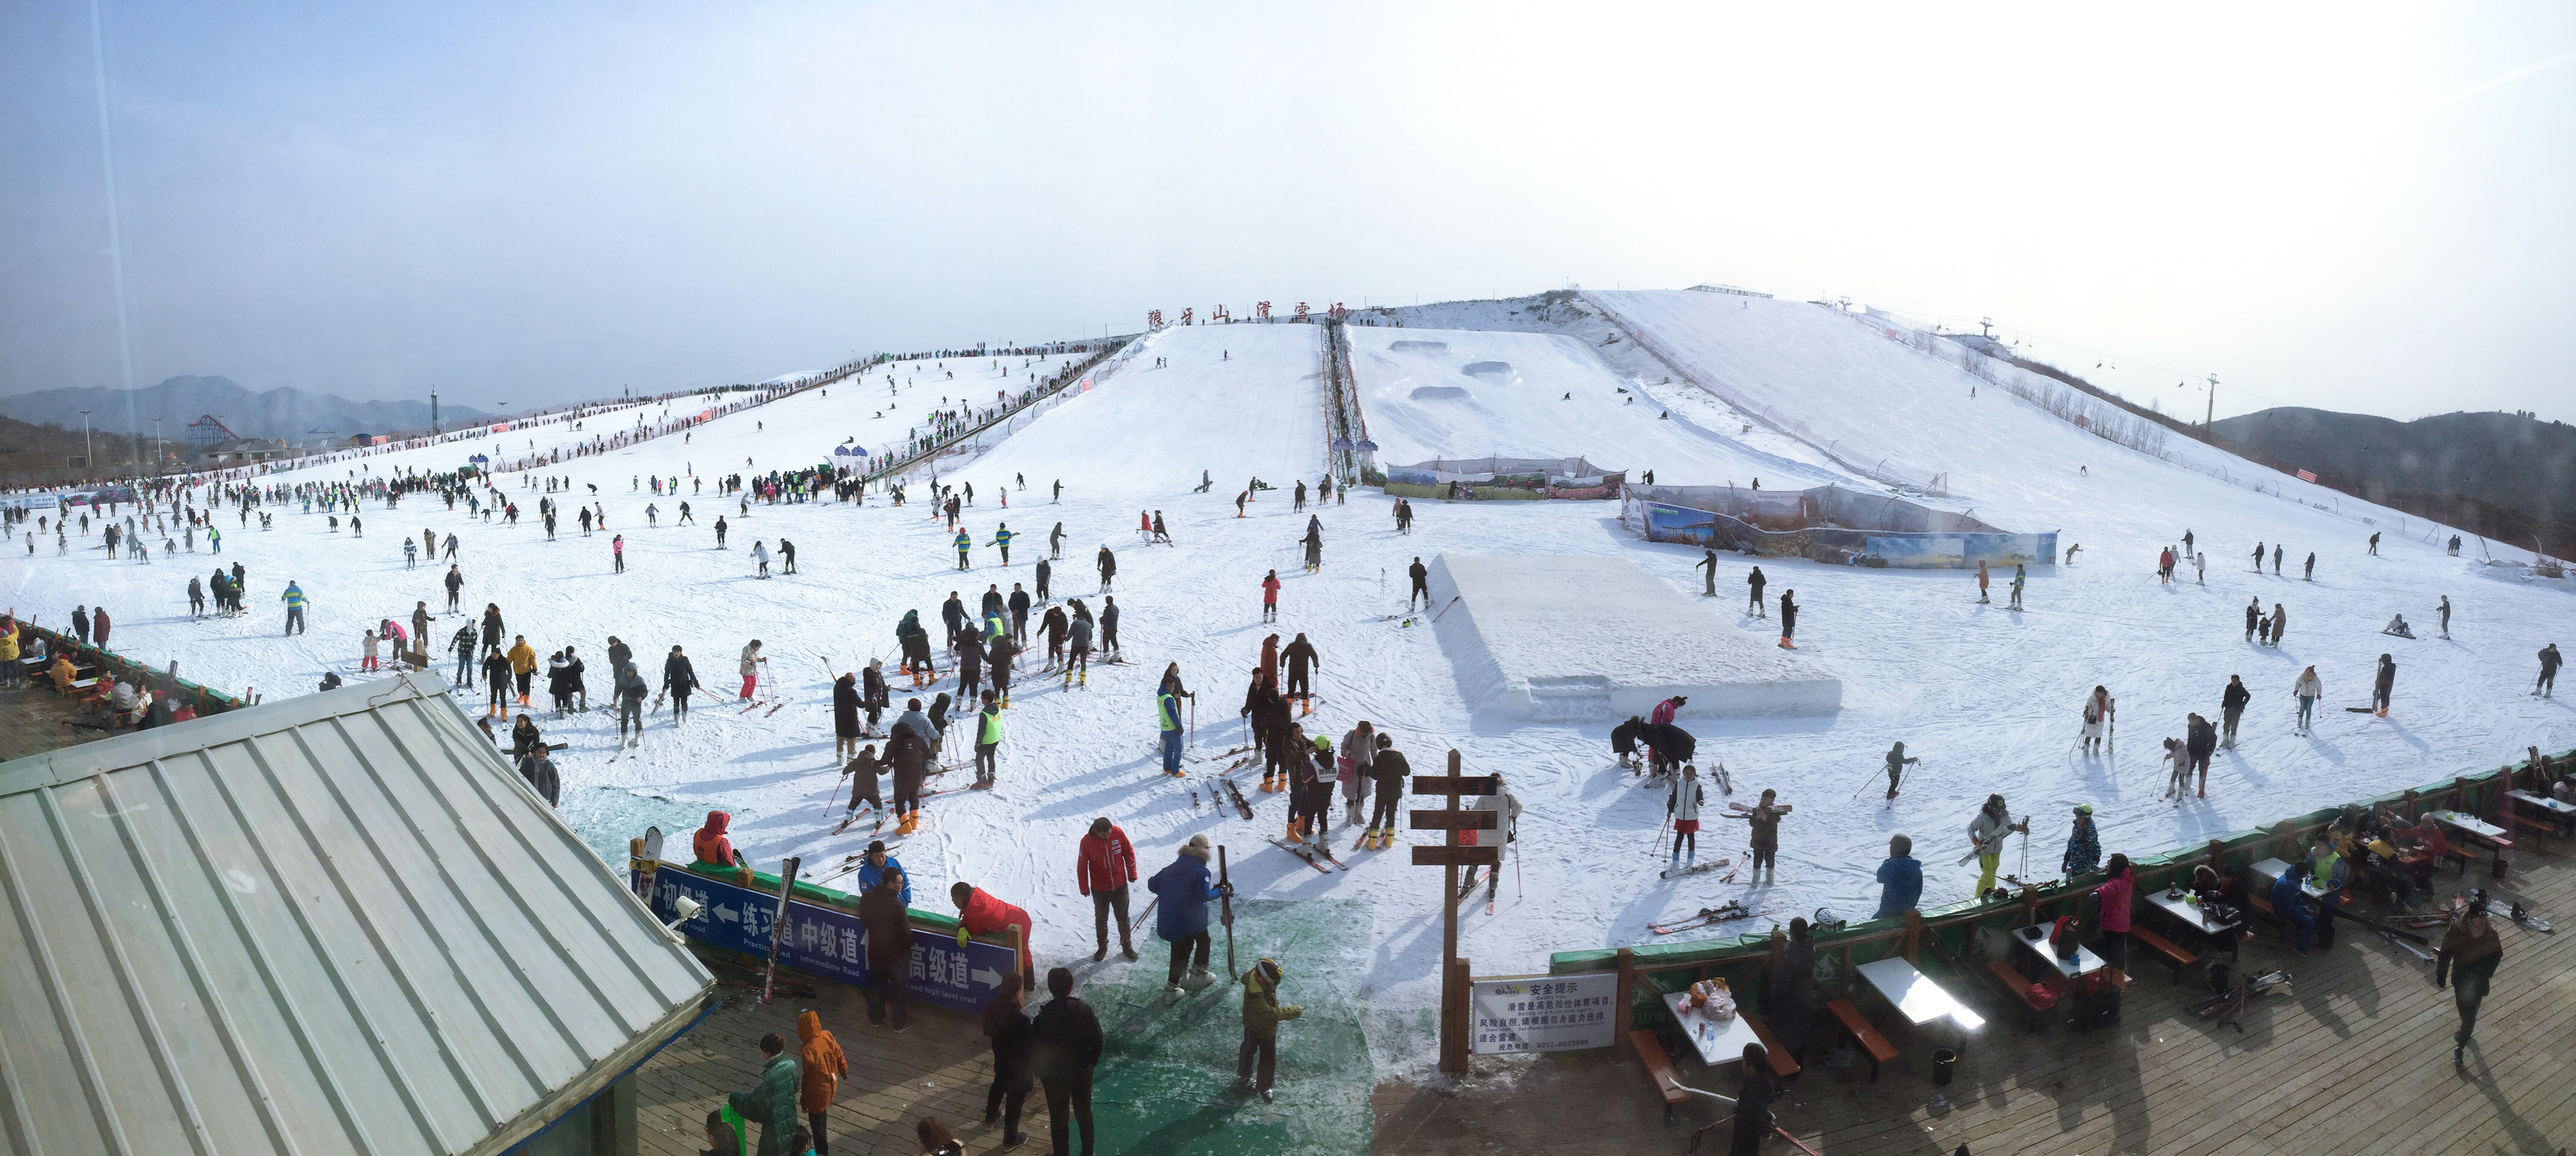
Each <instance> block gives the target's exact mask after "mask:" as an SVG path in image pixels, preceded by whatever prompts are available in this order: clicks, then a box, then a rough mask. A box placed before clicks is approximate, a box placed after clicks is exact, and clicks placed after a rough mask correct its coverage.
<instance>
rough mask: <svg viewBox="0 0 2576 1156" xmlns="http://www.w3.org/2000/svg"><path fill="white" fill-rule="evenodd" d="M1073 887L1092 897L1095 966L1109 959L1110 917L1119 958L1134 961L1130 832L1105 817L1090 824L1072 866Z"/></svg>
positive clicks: (1133, 877) (1133, 867) (1133, 876)
mask: <svg viewBox="0 0 2576 1156" xmlns="http://www.w3.org/2000/svg"><path fill="white" fill-rule="evenodd" d="M1073 881H1074V886H1075V887H1076V888H1077V889H1079V890H1080V891H1081V893H1082V894H1084V895H1087V896H1090V897H1091V933H1092V937H1093V938H1094V939H1095V940H1096V941H1097V942H1098V943H1099V947H1098V949H1096V950H1094V951H1093V952H1092V953H1091V958H1092V961H1093V962H1095V963H1096V962H1099V961H1100V960H1104V959H1107V958H1109V916H1110V913H1111V912H1113V911H1114V912H1116V913H1117V916H1118V954H1119V955H1121V956H1123V957H1125V958H1127V959H1129V960H1133V959H1135V958H1136V945H1135V944H1134V943H1133V942H1131V941H1130V939H1129V936H1128V930H1127V885H1128V884H1130V883H1133V882H1135V881H1136V845H1135V844H1133V843H1130V842H1128V841H1127V832H1125V831H1123V830H1120V829H1119V827H1118V825H1117V824H1115V823H1112V822H1110V821H1109V817H1108V816H1106V815H1103V816H1101V817H1099V818H1097V819H1093V820H1092V821H1091V830H1090V833H1088V834H1086V835H1084V836H1083V837H1082V843H1081V845H1080V848H1079V850H1078V853H1077V854H1076V856H1075V858H1074V863H1073Z"/></svg>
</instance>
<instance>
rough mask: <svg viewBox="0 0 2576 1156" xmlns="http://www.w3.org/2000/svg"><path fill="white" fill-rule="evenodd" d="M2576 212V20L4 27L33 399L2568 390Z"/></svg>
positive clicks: (9, 286) (1753, 11)
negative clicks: (1308, 341)
mask: <svg viewBox="0 0 2576 1156" xmlns="http://www.w3.org/2000/svg"><path fill="white" fill-rule="evenodd" d="M2077 7H2083V10H2080V11H2079V10H2069V9H2071V8H2077ZM1784 9H1785V10H1784ZM2571 206H2576V6H2568V5H2555V6H2552V5H2543V4H2529V5H2511V4H2481V5H2417V6H2377V5H2368V4H2359V5H2342V6H2336V7H2333V8H2331V9H2324V8H2316V7H2309V6H2297V7H2291V6H2250V5H2241V4H2240V5H2208V6H2194V5H2188V4H2186V5H2158V6H2152V7H2151V8H2137V9H2129V10H2113V9H2102V8H2100V7H2099V6H2089V7H2088V6H2065V5H2039V4H1990V5H1977V6H1967V7H1950V6H1928V5H1903V6H1900V5H1872V4H1845V5H1833V6H1816V5H1759V6H1736V5H1710V4H1685V5H1671V6H1651V5H1637V6H1627V5H1564V4H1556V5H1530V6H1515V5H1509V4H1476V5H1465V4H1458V5H1441V4H1420V5H1408V4H1396V5H1389V4H1373V5H1360V4H1350V5H1337V4H1332V3H1319V4H1305V5H1299V6H1296V7H1295V8H1293V9H1282V8H1277V7H1258V6H1240V5H1168V6H1156V5H1110V4H1103V5H1025V4H977V3H950V4H941V5H891V4H858V3H846V2H844V3H813V4H805V3H774V4H760V3H752V4H732V5H686V4H676V3H671V4H665V3H656V2H647V0H621V2H616V3H580V2H572V3H558V4H549V5H496V4H482V3H472V2H464V3H449V4H442V5H434V6H432V5H419V6H398V5H328V4H306V5H262V4H252V3H245V4H237V5H192V4H163V3H136V2H129V0H98V2H97V3H96V4H95V6H93V5H92V4H91V3H89V2H88V0H15V2H13V3H11V4H8V5H0V394H10V393H19V392H26V391H30V390H36V389H49V388H58V387H65V386H89V385H103V386H111V387H113V386H121V385H125V384H129V383H130V384H135V385H149V384H152V383H154V382H157V381H159V380H161V379H162V378H165V377H169V376H172V375H178V374H220V375H223V376H227V377H230V378H232V379H233V380H235V381H237V382H240V383H241V384H243V385H246V386H249V387H251V388H253V389H268V388H274V387H277V386H295V387H298V388H303V389H310V390H317V391H323V392H333V393H339V394H342V395H345V396H349V397H352V398H359V399H393V398H425V397H426V395H427V393H428V391H429V390H430V389H431V388H433V387H435V388H437V389H438V390H439V391H440V393H441V395H442V397H444V398H447V399H452V400H453V401H456V402H459V403H463V404H468V405H474V406H477V407H481V408H487V409H488V408H493V407H494V406H496V405H498V404H500V403H502V402H504V401H506V402H508V403H510V405H511V407H512V408H519V407H522V406H525V405H528V404H531V403H536V402H548V401H563V400H571V399H575V398H582V397H598V396H603V395H613V394H615V393H617V392H618V391H619V390H621V389H623V388H628V387H632V388H634V389H636V390H638V391H646V390H656V391H658V390H665V389H677V388H687V387H692V386H700V385H708V384H716V383H723V382H739V381H753V380H760V379H764V378H768V377H772V376H775V375H778V374H782V373H787V372H791V371H797V370H804V369H813V368H820V367H823V366H826V365H829V364H832V363H835V362H837V361H840V360H842V359H845V358H848V357H850V356H852V355H854V354H860V353H865V352H871V351H876V350H890V351H902V350H913V349H922V348H929V347H935V346H942V345H948V346H956V345H966V344H971V343H974V342H979V341H990V342H1010V341H1037V340H1045V339H1062V338H1071V337H1077V336H1082V335H1086V334H1088V335H1098V334H1100V333H1103V332H1112V333H1127V332H1132V331H1135V330H1137V329H1139V328H1141V327H1142V326H1143V325H1144V323H1145V315H1146V311H1147V310H1150V309H1161V310H1163V311H1164V312H1165V313H1166V314H1167V315H1169V316H1177V315H1178V313H1179V311H1180V310H1181V309H1182V308H1184V307H1195V308H1196V309H1197V311H1198V313H1199V315H1201V316H1205V315H1207V314H1208V313H1209V312H1210V311H1211V310H1212V308H1213V307H1215V306H1218V305H1224V306H1227V307H1228V308H1230V309H1231V310H1232V311H1233V312H1234V313H1235V314H1236V315H1238V316H1244V315H1249V314H1250V313H1251V312H1252V308H1253V306H1254V303H1255V302H1258V301H1264V300H1267V301H1269V302H1271V304H1272V307H1273V308H1274V309H1275V310H1277V311H1279V312H1281V313H1283V314H1284V313H1286V312H1288V311H1289V310H1290V309H1291V308H1293V306H1294V305H1295V304H1296V303H1297V302H1300V301H1303V302H1306V303H1309V304H1310V305H1313V306H1315V307H1317V308H1322V307H1323V306H1325V305H1327V304H1329V303H1331V302H1334V301H1342V302H1346V303H1349V304H1351V305H1353V306H1358V305H1360V304H1362V303H1363V302H1375V303H1387V302H1396V303H1410V302H1412V301H1415V300H1420V301H1433V300H1442V299H1450V298H1460V297H1486V296H1493V295H1497V294H1501V295H1518V294H1526V293H1532V292H1537V291H1541V290H1547V289H1556V288H1562V287H1565V286H1567V285H1571V284H1580V285H1584V286H1589V287H1595V288H1613V287H1624V288H1631V289H1634V288H1682V287H1686V286H1689V285H1693V284H1697V283H1701V282H1708V281H1715V282H1722V283H1728V284H1734V285H1741V286H1746V287H1749V288H1754V289H1758V290H1763V291H1767V292H1771V293H1775V294H1777V295H1780V296H1784V297H1791V296H1793V297H1799V298H1811V299H1813V298H1849V299H1850V300H1851V301H1852V302H1854V303H1855V304H1867V305H1871V306H1874V307H1877V308H1881V309H1885V310H1889V311H1893V312H1897V313H1901V314H1904V315H1907V316H1909V317H1913V318H1917V319H1920V320H1922V321H1923V322H1925V323H1926V324H1931V323H1940V324H1946V325H1949V326H1951V327H1954V328H1963V329H1968V330H1971V331H1973V330H1975V329H1976V328H1977V327H1978V324H1979V322H1980V320H1981V319H1987V318H1991V319H1992V320H1993V321H1994V322H1995V324H1996V332H1998V333H1999V334H2003V335H2005V336H2007V337H2009V338H2012V339H2015V340H2020V341H2023V342H2024V343H2025V348H2026V349H2028V350H2030V351H2032V352H2034V353H2035V354H2036V355H2037V356H2039V357H2041V358H2043V359H2047V360H2053V361H2056V362H2058V363H2059V364H2062V365H2066V366H2068V367H2069V368H2075V369H2078V370H2079V371H2081V372H2084V373H2087V374H2093V373H2094V372H2095V371H2094V369H2093V365H2094V364H2095V363H2100V364H2101V365H2102V367H2103V368H2102V370H2101V374H2100V376H2102V377H2103V379H2104V380H2105V381H2106V383H2108V384H2112V385H2114V386H2115V387H2117V388H2120V389H2121V390H2122V391H2123V392H2126V393H2128V394H2129V395H2130V396H2131V397H2133V398H2137V399H2139V400H2142V401H2153V402H2155V403H2156V404H2158V405H2160V406H2162V407H2163V408H2165V409H2167V410H2168V411H2169V412H2183V413H2190V414H2192V415H2194V416H2197V415H2198V414H2200V413H2201V412H2203V410H2204V408H2205V407H2206V406H2207V405H2208V402H2209V398H2208V395H2207V393H2206V392H2205V389H2206V386H2205V381H2204V379H2206V378H2207V377H2209V376H2211V375H2215V376H2217V377H2218V378H2219V381H2220V385H2219V387H2218V391H2217V396H2216V407H2215V408H2216V412H2217V414H2218V415H2219V416H2222V417H2224V416H2227V415H2229V414H2232V413H2243V412H2248V411H2251V410H2255V409H2261V408H2265V407H2269V406H2274V405H2313V406H2319V407H2324V408H2331V409H2343V410H2356V411H2362V412H2369V413H2378V414H2383V415H2386V416H2390V417H2397V418H2401V419H2402V418H2411V417H2417V416H2422V415H2424V414H2428V413H2437V412H2448V411H2451V410H2455V409H2532V410H2537V411H2539V412H2540V414H2541V416H2542V417H2544V418H2576V413H2570V412H2569V409H2570V407H2569V406H2568V405H2567V399H2568V398H2571V397H2576V390H2571V389H2570V388H2569V386H2570V380H2569V376H2570V375H2569V371H2568V370H2567V369H2566V368H2564V366H2565V361H2566V359H2565V357H2564V355H2563V354H2562V352H2561V350H2560V349H2559V343H2558V342H2557V341H2556V340H2555V339H2556V337H2557V334H2558V332H2559V330H2560V329H2561V328H2562V327H2563V319H2564V318H2565V317H2567V316H2569V315H2570V314H2571V313H2576V208H2571ZM2115 363H2116V364H2117V366H2118V369H2117V371H2116V372H2115V371H2114V370H2113V369H2112V368H2111V367H2112V366H2113V365H2114V364H2115ZM2185 381H2188V382H2189V383H2190V384H2188V385H2184V384H2180V383H2182V382H2185Z"/></svg>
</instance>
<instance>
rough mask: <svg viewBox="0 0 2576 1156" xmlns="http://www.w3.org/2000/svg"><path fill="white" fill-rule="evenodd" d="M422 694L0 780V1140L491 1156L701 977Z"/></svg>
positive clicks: (299, 711) (61, 755)
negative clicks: (482, 1155) (485, 1155)
mask: <svg viewBox="0 0 2576 1156" xmlns="http://www.w3.org/2000/svg"><path fill="white" fill-rule="evenodd" d="M445 691H446V687H445V685H444V684H443V683H441V682H440V680H439V679H438V678H437V676H435V675H426V674H414V675H408V676H404V677H401V678H396V679H390V680H383V681H375V682H368V683H363V684H360V685H357V686H352V687H347V688H343V689H340V690H335V691H330V692H327V693H323V694H316V695H306V696H303V697H299V698H292V699H286V700H283V701H279V702H275V703H270V704H267V705H264V706H258V707H252V708H249V709H246V710H240V711H233V712H230V713H226V714H220V715H215V716H213V717H210V718H205V719H201V720H198V721H195V722H189V723H182V724H179V725H177V726H170V727H162V728H157V729H154V730H147V731H140V732H136V733H134V734H131V735H127V736H124V737H120V738H115V739H109V740H105V741H102V742H95V743H90V744H86V745H83V746H78V747H72V748H68V749H65V750H60V751H55V752H53V753H51V754H47V755H39V756H35V757H32V758H25V759H19V760H16V761H14V762H10V763H5V764H0V1142H5V1143H4V1144H0V1146H5V1147H6V1148H7V1149H8V1150H9V1151H12V1152H18V1153H28V1154H31V1156H32V1154H35V1153H83V1154H90V1153H101V1152H108V1153H128V1152H131V1153H152V1154H155V1156H160V1154H168V1153H189V1152H194V1153H200V1154H212V1153H234V1152H297V1153H342V1152H364V1153H381V1154H385V1156H409V1154H413V1153H420V1154H446V1153H482V1152H495V1151H499V1150H501V1149H503V1148H506V1147H508V1146H509V1145H510V1144H513V1143H516V1142H517V1141H519V1140H521V1139H524V1138H525V1137H526V1136H527V1135H528V1134H530V1133H531V1132H533V1131H534V1130H535V1129H536V1128H538V1127H540V1126H542V1125H544V1124H545V1123H547V1122H548V1121H550V1120H552V1119H554V1118H555V1117H556V1116H558V1115H560V1114H561V1113H562V1112H564V1111H565V1110H568V1109H569V1108H571V1107H572V1106H574V1105H575V1104H577V1103H578V1102H579V1101H580V1100H581V1099H583V1098H585V1097H587V1096H588V1095H590V1094H591V1093H593V1092H595V1091H597V1090H598V1087H599V1086H600V1085H601V1084H602V1083H604V1082H605V1081H607V1080H609V1079H613V1078H615V1077H616V1076H618V1075H619V1074H622V1073H623V1072H624V1071H625V1070H626V1068H628V1067H630V1066H631V1065H632V1064H633V1063H635V1062H636V1061H638V1060H640V1059H641V1058H643V1057H644V1056H645V1055H647V1054H649V1053H650V1051H651V1050H652V1049H653V1048H655V1047H658V1046H660V1045H661V1043H662V1042H663V1041H664V1040H666V1039H668V1038H669V1037H670V1036H671V1035H673V1034H675V1033H677V1032H678V1031H680V1030H682V1029H683V1028H684V1027H685V1026H686V1025H687V1024H688V1023H689V1022H690V1021H691V1020H692V1019H693V1018H694V1017H695V1016H696V1015H697V1014H698V1012H699V1011H700V1009H701V1005H703V1003H704V1002H705V1000H706V999H707V997H708V995H709V993H710V992H712V990H713V987H714V979H713V977H712V976H710V975H709V974H708V972H707V970H706V968H705V967H704V966H703V965H701V964H700V963H699V962H698V960H697V959H696V958H695V957H694V956H692V955H690V954H689V951H688V949H687V947H686V946H685V944H684V943H683V942H682V941H681V940H680V939H679V937H677V936H676V935H673V934H671V933H670V932H667V931H665V930H663V929H662V928H661V927H660V926H659V925H658V924H656V923H655V922H654V921H653V918H652V916H651V914H650V913H649V912H647V911H646V910H645V908H644V907H643V905H642V904H641V903H640V902H638V901H637V900H636V899H635V897H634V896H633V895H632V894H631V893H630V892H629V891H628V890H627V888H626V885H625V883H624V881H623V879H622V878H621V877H620V876H619V875H618V874H617V873H616V872H614V871H612V870H611V868H610V867H609V866H608V865H607V864H604V863H602V862H600V860H599V858H598V856H597V855H595V854H593V853H592V852H591V851H590V850H589V849H588V848H587V847H585V846H583V844H582V842H581V840H580V839H579V838H577V837H576V836H575V835H574V834H573V832H572V830H571V829H570V828H569V827H567V826H565V825H564V823H563V821H562V820H561V819H559V818H557V817H556V816H555V814H554V812H553V810H552V809H551V808H549V807H547V806H546V804H545V801H544V800H543V799H541V798H539V797H538V796H537V795H536V794H535V792H533V791H531V790H529V789H528V787H527V785H526V783H525V782H524V781H523V780H521V779H520V778H519V776H518V774H517V773H516V772H515V771H514V770H512V769H511V768H510V767H509V766H508V765H507V764H506V763H505V762H504V761H503V760H502V758H501V756H500V754H499V752H497V751H495V750H493V748H492V744H491V741H490V740H488V739H486V738H484V737H483V735H482V733H481V732H480V731H478V730H477V729H476V728H475V727H474V724H473V723H472V722H471V721H470V720H469V719H468V718H467V717H466V715H465V712H464V711H463V710H461V709H460V708H458V707H457V705H456V704H455V702H454V701H453V700H452V699H451V698H450V697H449V696H448V695H447V694H446V693H445Z"/></svg>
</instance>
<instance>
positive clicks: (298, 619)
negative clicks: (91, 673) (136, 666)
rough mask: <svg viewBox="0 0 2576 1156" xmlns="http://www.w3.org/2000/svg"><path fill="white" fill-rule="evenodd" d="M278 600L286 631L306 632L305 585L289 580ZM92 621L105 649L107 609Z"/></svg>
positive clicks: (291, 632)
mask: <svg viewBox="0 0 2576 1156" xmlns="http://www.w3.org/2000/svg"><path fill="white" fill-rule="evenodd" d="M114 528H115V527H113V526H111V527H109V529H114ZM278 600H279V601H282V602H284V603H286V633H288V634H302V633H303V632H304V601H305V600H304V589H303V587H300V586H297V585H296V584H295V583H294V582H293V581H292V580H290V581H288V582H287V584H286V593H284V594H280V595H278ZM91 622H92V627H91V628H92V629H93V630H95V631H96V632H97V634H98V644H99V646H100V647H101V648H102V649H103V648H105V647H106V646H107V626H106V623H107V611H105V610H101V611H99V612H98V613H97V614H96V615H94V616H93V617H92V619H91Z"/></svg>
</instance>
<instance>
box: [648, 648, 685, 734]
mask: <svg viewBox="0 0 2576 1156" xmlns="http://www.w3.org/2000/svg"><path fill="white" fill-rule="evenodd" d="M696 689H698V668H697V667H696V666H695V665H694V664H692V663H690V661H689V656H688V655H685V654H682V653H680V648H679V647H677V646H673V647H672V648H671V656H670V657H669V658H665V659H663V660H662V691H663V693H665V694H668V695H670V696H671V725H672V726H678V725H680V722H681V720H683V719H686V718H688V717H689V693H690V692H691V691H694V690H696ZM637 729H638V730H639V731H640V730H641V729H642V727H641V724H638V727H637Z"/></svg>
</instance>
